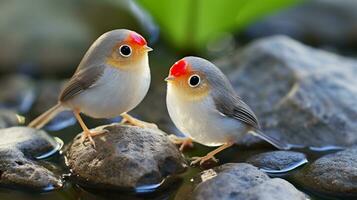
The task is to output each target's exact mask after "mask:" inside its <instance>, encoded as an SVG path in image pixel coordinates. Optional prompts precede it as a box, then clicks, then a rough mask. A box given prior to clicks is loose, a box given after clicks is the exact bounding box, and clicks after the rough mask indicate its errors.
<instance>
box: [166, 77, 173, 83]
mask: <svg viewBox="0 0 357 200" xmlns="http://www.w3.org/2000/svg"><path fill="white" fill-rule="evenodd" d="M173 80H175V77H174V76H168V77H166V78H165V81H166V82H169V81H173Z"/></svg>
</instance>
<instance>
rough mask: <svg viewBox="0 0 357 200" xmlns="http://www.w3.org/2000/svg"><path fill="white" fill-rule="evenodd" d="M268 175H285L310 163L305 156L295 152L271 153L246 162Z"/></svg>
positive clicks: (256, 156)
mask: <svg viewBox="0 0 357 200" xmlns="http://www.w3.org/2000/svg"><path fill="white" fill-rule="evenodd" d="M246 162H247V163H250V164H252V165H254V166H256V167H258V168H259V169H260V170H262V171H264V172H266V173H285V172H288V171H291V170H294V169H296V168H297V167H300V166H302V165H304V164H306V163H307V162H308V161H307V159H306V156H305V154H303V153H300V152H294V151H270V152H265V153H261V154H258V155H254V156H252V157H250V158H248V160H247V161H246Z"/></svg>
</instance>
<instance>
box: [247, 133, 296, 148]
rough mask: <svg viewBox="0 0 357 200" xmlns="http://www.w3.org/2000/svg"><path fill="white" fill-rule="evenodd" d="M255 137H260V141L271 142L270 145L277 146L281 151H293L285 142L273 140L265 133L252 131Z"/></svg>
mask: <svg viewBox="0 0 357 200" xmlns="http://www.w3.org/2000/svg"><path fill="white" fill-rule="evenodd" d="M250 132H251V133H252V134H253V135H254V136H257V137H259V138H260V139H263V140H265V141H267V142H269V143H270V144H272V145H273V146H275V147H276V148H278V149H281V150H288V149H291V146H290V145H289V144H287V143H285V142H283V141H280V140H278V139H276V138H273V137H271V136H269V135H266V134H265V133H263V132H262V131H259V130H255V131H250Z"/></svg>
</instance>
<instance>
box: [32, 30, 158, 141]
mask: <svg viewBox="0 0 357 200" xmlns="http://www.w3.org/2000/svg"><path fill="white" fill-rule="evenodd" d="M149 51H152V48H150V47H149V46H148V45H147V42H146V40H145V39H144V37H142V36H141V35H140V34H138V33H136V32H134V31H131V30H127V29H116V30H111V31H108V32H106V33H104V34H102V35H101V36H100V37H99V38H98V39H96V40H95V41H94V43H93V44H92V45H91V46H90V48H89V49H88V51H87V52H86V53H85V55H84V57H83V58H82V60H81V62H80V63H79V65H78V67H77V69H76V71H75V72H74V75H73V76H72V77H71V79H70V80H69V81H68V83H67V84H66V85H65V86H64V88H63V90H62V91H61V93H60V94H59V97H58V103H57V104H56V105H55V106H53V107H52V108H50V109H49V110H47V111H46V112H44V113H43V114H41V115H40V116H39V117H37V118H36V119H34V120H33V121H32V122H30V123H29V125H28V127H32V128H36V129H40V128H42V127H43V126H44V125H46V124H47V123H48V122H49V121H50V120H52V119H53V118H54V117H55V116H56V115H57V114H59V113H60V112H62V111H65V110H70V111H73V113H74V116H75V117H76V119H77V121H78V122H79V124H80V126H81V128H82V129H83V132H82V137H81V138H82V141H83V142H84V141H85V140H86V138H88V139H89V141H90V143H91V144H92V145H93V146H94V147H95V142H94V140H93V138H92V137H94V136H97V135H100V134H103V133H105V132H107V131H106V130H100V131H99V130H89V128H88V127H87V126H86V124H85V123H84V121H83V120H82V118H81V115H80V113H83V114H85V115H87V116H90V117H92V118H112V117H117V116H119V115H121V116H122V117H123V120H122V122H123V123H124V122H128V123H130V124H132V125H136V126H141V127H146V126H148V127H150V126H152V125H153V124H151V123H147V122H143V121H140V120H138V119H135V118H134V117H132V116H130V115H129V114H127V112H129V111H131V110H132V109H133V108H135V107H136V106H137V105H138V104H139V103H140V102H141V101H142V100H143V99H144V97H145V95H146V93H147V92H148V89H149V86H150V81H151V80H150V79H151V78H150V77H151V75H150V68H149V58H148V52H149ZM153 126H155V125H153Z"/></svg>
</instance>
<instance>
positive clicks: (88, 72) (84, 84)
mask: <svg viewBox="0 0 357 200" xmlns="http://www.w3.org/2000/svg"><path fill="white" fill-rule="evenodd" d="M103 73H104V67H103V66H92V67H87V68H81V69H79V70H77V71H76V73H75V74H74V75H73V76H72V78H71V79H70V80H69V82H68V83H67V85H66V86H65V88H64V89H63V90H62V92H61V94H60V96H59V101H61V102H65V101H67V100H68V99H71V98H72V97H73V96H75V95H77V94H79V93H81V92H83V91H84V90H85V89H87V88H89V87H91V86H92V85H93V84H95V83H96V82H97V80H98V79H99V78H100V77H101V76H102V75H103Z"/></svg>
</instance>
